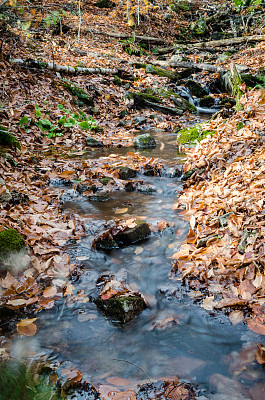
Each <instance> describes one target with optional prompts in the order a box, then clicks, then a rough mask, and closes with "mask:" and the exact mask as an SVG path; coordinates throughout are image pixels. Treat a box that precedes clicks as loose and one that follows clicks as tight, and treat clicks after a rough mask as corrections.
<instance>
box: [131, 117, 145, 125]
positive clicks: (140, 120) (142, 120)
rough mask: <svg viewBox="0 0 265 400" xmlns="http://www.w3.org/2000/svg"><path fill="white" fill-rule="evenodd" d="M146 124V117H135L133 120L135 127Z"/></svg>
mask: <svg viewBox="0 0 265 400" xmlns="http://www.w3.org/2000/svg"><path fill="white" fill-rule="evenodd" d="M145 122H146V118H145V117H135V118H134V119H133V123H134V124H135V125H142V124H144V123H145Z"/></svg>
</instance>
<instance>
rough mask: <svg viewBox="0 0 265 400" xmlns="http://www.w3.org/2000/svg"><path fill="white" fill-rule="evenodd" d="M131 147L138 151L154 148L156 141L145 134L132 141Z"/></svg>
mask: <svg viewBox="0 0 265 400" xmlns="http://www.w3.org/2000/svg"><path fill="white" fill-rule="evenodd" d="M133 146H134V147H136V148H139V149H150V148H152V147H156V141H155V139H154V138H153V136H151V135H150V134H149V133H145V134H144V135H138V136H136V137H135V138H134V139H133Z"/></svg>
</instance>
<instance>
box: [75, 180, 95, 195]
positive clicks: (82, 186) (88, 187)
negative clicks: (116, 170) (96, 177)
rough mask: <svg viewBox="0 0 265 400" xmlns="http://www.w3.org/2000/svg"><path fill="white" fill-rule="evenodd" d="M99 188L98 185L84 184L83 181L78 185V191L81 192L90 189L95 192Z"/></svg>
mask: <svg viewBox="0 0 265 400" xmlns="http://www.w3.org/2000/svg"><path fill="white" fill-rule="evenodd" d="M97 190H98V188H97V186H96V185H84V184H83V183H78V185H77V187H76V191H77V192H78V193H80V194H82V193H84V192H88V191H92V192H93V193H96V191H97Z"/></svg>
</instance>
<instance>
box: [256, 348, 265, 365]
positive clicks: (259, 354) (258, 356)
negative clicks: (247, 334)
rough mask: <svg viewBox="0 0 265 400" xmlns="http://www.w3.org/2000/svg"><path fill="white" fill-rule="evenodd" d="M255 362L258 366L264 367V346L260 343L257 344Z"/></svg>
mask: <svg viewBox="0 0 265 400" xmlns="http://www.w3.org/2000/svg"><path fill="white" fill-rule="evenodd" d="M256 360H257V362H258V363H259V364H261V365H265V346H264V345H263V344H261V343H259V344H258V350H257V352H256Z"/></svg>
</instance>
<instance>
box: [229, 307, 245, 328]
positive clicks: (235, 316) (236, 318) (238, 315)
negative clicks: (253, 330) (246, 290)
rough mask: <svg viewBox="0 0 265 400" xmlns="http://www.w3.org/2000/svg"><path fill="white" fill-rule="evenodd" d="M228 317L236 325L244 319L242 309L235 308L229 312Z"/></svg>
mask: <svg viewBox="0 0 265 400" xmlns="http://www.w3.org/2000/svg"><path fill="white" fill-rule="evenodd" d="M229 319H230V321H231V322H232V324H233V325H237V324H240V322H242V321H243V320H244V315H243V313H242V311H240V310H235V311H232V312H230V314H229Z"/></svg>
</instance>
